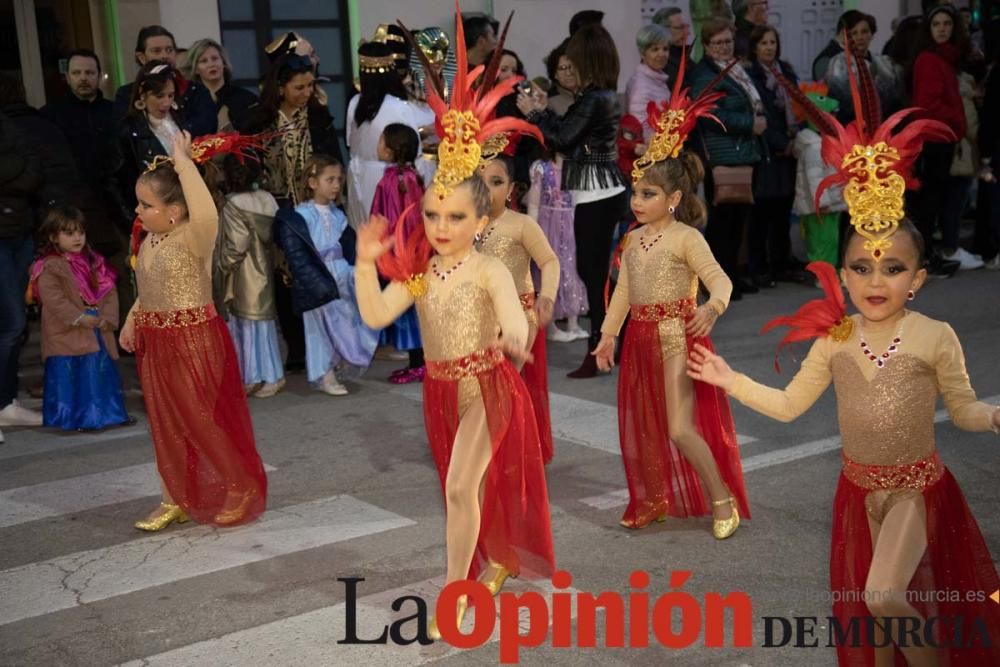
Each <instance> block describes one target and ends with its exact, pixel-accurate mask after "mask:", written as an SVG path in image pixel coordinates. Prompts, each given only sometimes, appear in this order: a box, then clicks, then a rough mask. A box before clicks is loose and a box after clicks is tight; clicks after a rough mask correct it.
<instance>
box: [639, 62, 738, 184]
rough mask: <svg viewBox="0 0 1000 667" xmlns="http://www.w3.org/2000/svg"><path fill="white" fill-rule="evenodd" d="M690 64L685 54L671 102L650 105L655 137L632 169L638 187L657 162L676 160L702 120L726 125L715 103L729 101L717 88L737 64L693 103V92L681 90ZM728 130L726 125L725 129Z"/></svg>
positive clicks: (726, 69)
mask: <svg viewBox="0 0 1000 667" xmlns="http://www.w3.org/2000/svg"><path fill="white" fill-rule="evenodd" d="M686 64H687V53H686V47H685V50H684V51H682V52H681V64H680V68H679V69H678V71H677V80H676V81H674V89H673V91H672V92H671V94H670V100H669V101H665V102H661V103H660V104H657V103H656V102H650V103H649V106H648V107H647V109H646V112H647V114H648V116H647V119H646V122H647V123H649V126H650V127H651V128H653V130H654V131H655V134H654V135H653V138H652V139H651V140H650V142H649V148H647V149H646V152H645V153H644V154H643V155H642V157H640V158H639V159H638V160H636V161H635V164H634V165H633V167H632V182H633V183H638V182H639V181H641V180H642V176H643V174H645V173H646V170H647V169H649V168H650V167H652V166H653V165H654V164H656V163H657V162H662V161H663V160H667V159H670V158H676V157H677V156H678V155H679V154H680V152H681V148H683V147H684V142H685V141H687V137H688V135H689V134H690V133H691V131H692V130H693V129H694V127H695V124H696V123H697V122H698V119H699V118H711V119H712V120H714V121H715V122H716V123H718V124H719V125H722V121H720V120H719V119H718V118H716V117H715V116H713V115H712V114H711V111H712V109H714V108H715V103H716V102H718V101H719V100H720V99H721V98H723V97H725V95H726V94H725V93H723V92H721V91H717V90H715V87H716V86H717V85H718V84H719V82H720V81H722V79H723V78H725V76H726V75H727V74H729V70H730V68H732V67H733V65H735V64H736V61H733V62H732V63H730V64H729V66H728V67H726V68H725V69H723V70H722V71H721V72H719V74H718V75H717V76H716V77H715V78H714V79H712V81H711V83H709V84H708V86H706V87H705V89H704V90H703V91H701V95H699V96H698V97H696V98H695V99H693V100H692V99H691V97H690V96H689V95H688V93H689V91H690V89H689V88H685V89H684V90H681V83H683V81H684V69H685V65H686ZM724 128H725V126H724V125H723V129H724Z"/></svg>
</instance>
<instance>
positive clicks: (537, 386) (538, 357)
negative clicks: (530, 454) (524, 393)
mask: <svg viewBox="0 0 1000 667" xmlns="http://www.w3.org/2000/svg"><path fill="white" fill-rule="evenodd" d="M531 354H532V356H533V357H534V358H535V360H534V361H532V362H529V363H526V364H525V365H524V368H522V369H521V377H523V378H524V384H525V385H526V386H527V387H528V394H529V395H530V396H531V405H532V407H533V408H534V411H535V423H536V424H538V437H539V438H540V439H541V442H542V460H543V461H544V462H545V463H548V462H550V461H551V460H552V456H553V454H554V453H555V448H554V447H553V445H552V415H551V413H550V412H549V364H548V359H547V355H546V347H545V331H543V330H541V329H539V330H538V333H537V334H535V342H534V344H533V345H532V346H531Z"/></svg>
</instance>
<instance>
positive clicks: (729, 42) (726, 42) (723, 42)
mask: <svg viewBox="0 0 1000 667" xmlns="http://www.w3.org/2000/svg"><path fill="white" fill-rule="evenodd" d="M708 45H709V46H732V45H733V40H731V39H725V40H721V41H711V42H709V43H708Z"/></svg>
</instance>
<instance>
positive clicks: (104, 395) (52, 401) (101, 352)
mask: <svg viewBox="0 0 1000 667" xmlns="http://www.w3.org/2000/svg"><path fill="white" fill-rule="evenodd" d="M94 335H95V336H96V337H97V344H98V346H99V348H100V349H98V350H97V352H91V353H90V354H81V355H79V356H65V357H62V356H59V357H49V358H48V359H46V360H45V399H44V402H43V404H42V418H43V422H42V423H43V424H44V425H45V426H51V427H53V428H60V429H62V430H64V431H78V430H82V431H90V430H97V429H102V428H108V427H109V426H120V425H121V424H128V423H129V422H130V419H129V416H128V413H127V412H125V395H124V394H123V393H122V383H121V378H119V377H118V368H117V367H116V366H115V362H114V360H113V359H112V358H111V357H109V356H108V352H107V350H106V349H105V347H104V339H103V337H102V336H101V334H100V332H98V331H96V330H95V331H94Z"/></svg>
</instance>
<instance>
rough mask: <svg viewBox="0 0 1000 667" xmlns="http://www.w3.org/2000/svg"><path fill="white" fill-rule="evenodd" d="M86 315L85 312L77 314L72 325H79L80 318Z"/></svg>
mask: <svg viewBox="0 0 1000 667" xmlns="http://www.w3.org/2000/svg"><path fill="white" fill-rule="evenodd" d="M86 316H87V313H80V314H79V315H77V316H76V319H75V320H73V324H72V326H74V327H75V326H79V325H80V320H82V319H83V318H84V317H86Z"/></svg>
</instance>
